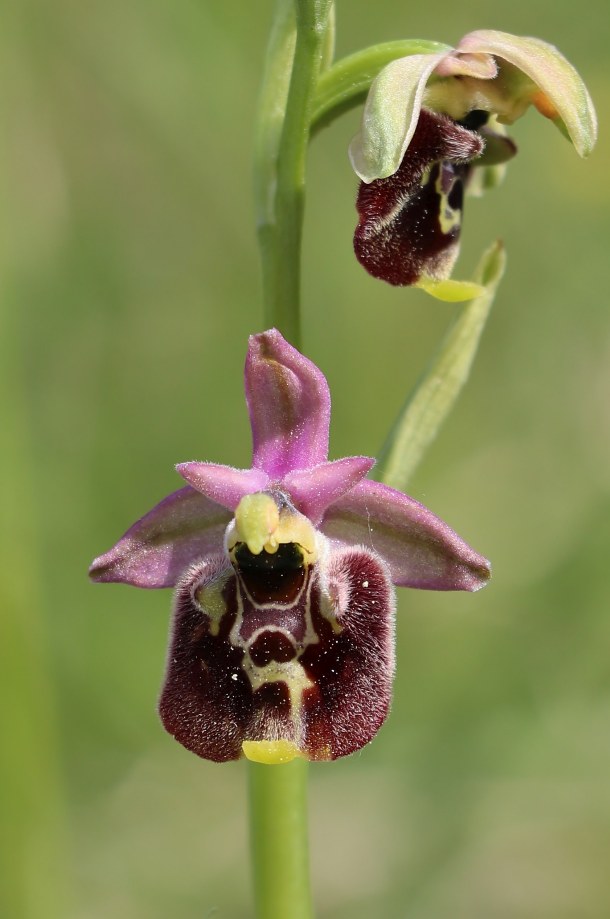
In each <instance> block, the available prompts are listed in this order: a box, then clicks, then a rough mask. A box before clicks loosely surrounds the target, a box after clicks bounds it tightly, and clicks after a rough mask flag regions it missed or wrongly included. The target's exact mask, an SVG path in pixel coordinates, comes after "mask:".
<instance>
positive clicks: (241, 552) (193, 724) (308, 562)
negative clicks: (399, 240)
mask: <svg viewBox="0 0 610 919" xmlns="http://www.w3.org/2000/svg"><path fill="white" fill-rule="evenodd" d="M245 386H246V400H247V403H248V410H249V413H250V421H251V426H252V439H253V458H252V468H251V469H247V470H241V469H233V468H231V467H229V466H219V465H214V464H211V463H200V462H191V463H183V464H181V465H179V466H178V467H177V469H178V472H179V473H180V474H181V475H182V476H183V478H184V479H186V481H187V482H188V485H187V486H186V488H182V489H180V490H179V491H176V492H174V493H173V494H172V495H170V496H169V497H167V498H165V500H164V501H162V502H161V503H160V504H158V505H157V506H156V507H155V508H153V509H152V510H151V511H150V512H149V513H148V514H146V516H144V517H143V518H142V519H141V520H139V521H138V522H137V523H136V524H134V525H133V526H132V527H131V529H130V530H128V531H127V533H125V535H124V536H123V537H122V539H120V540H119V542H118V543H117V544H116V545H115V546H114V548H112V549H111V550H110V551H109V552H107V553H106V554H105V555H103V556H101V557H100V558H98V559H96V560H95V561H94V562H93V564H92V566H91V570H90V574H91V577H92V578H93V580H95V581H122V582H124V583H128V584H134V585H136V586H138V587H168V586H177V590H176V597H175V606H174V620H173V636H172V641H171V648H170V652H169V656H168V662H167V673H166V677H165V683H164V687H163V690H162V694H161V700H160V705H159V708H160V714H161V718H162V720H163V723H164V725H165V727H166V728H167V730H168V731H169V732H170V733H171V734H173V735H174V737H176V739H177V740H179V741H180V743H182V744H183V745H184V746H185V747H187V748H188V749H189V750H192V751H193V752H195V753H197V754H198V755H199V756H203V757H205V758H208V759H212V760H216V761H218V762H220V761H224V760H230V759H237V758H239V757H240V756H242V755H243V754H245V755H246V756H248V757H249V758H252V759H257V760H259V761H264V762H281V761H285V760H287V759H290V758H292V757H293V756H295V755H301V756H305V757H307V758H310V759H334V758H336V757H338V756H343V755H345V754H347V753H351V752H353V751H354V750H357V749H359V748H360V747H362V746H363V745H364V744H365V743H367V742H368V741H369V740H371V738H372V737H373V736H374V734H375V733H376V732H377V730H378V729H379V727H380V726H381V724H382V723H383V721H384V719H385V717H386V714H387V711H388V706H389V702H390V695H391V681H392V676H393V669H394V648H393V610H394V596H393V589H392V582H393V583H394V584H397V585H402V586H407V587H420V588H429V589H437V590H477V589H478V588H480V587H482V586H483V585H484V584H485V582H486V581H487V579H488V578H489V564H488V562H487V561H486V560H485V559H484V558H482V557H481V556H480V555H478V554H477V553H476V552H474V551H473V550H472V549H471V548H469V546H467V545H466V543H464V542H463V541H462V540H461V539H460V538H459V536H457V535H456V534H455V533H454V532H453V531H452V530H451V529H450V528H449V527H448V526H447V525H446V524H445V523H443V522H442V521H441V520H439V518H438V517H436V516H434V514H432V513H431V511H429V510H427V509H426V508H425V507H423V506H422V505H421V504H418V503H417V501H414V500H413V499H412V498H408V497H407V496H406V495H403V494H401V493H400V492H397V491H395V490H393V489H391V488H388V487H386V486H384V485H380V484H378V483H376V482H373V481H370V480H367V479H365V476H366V474H367V472H368V471H369V470H370V468H371V466H372V465H373V462H374V461H373V460H372V459H368V458H367V457H363V456H353V457H347V458H346V459H342V460H337V461H336V462H328V460H327V452H328V432H329V421H330V396H329V391H328V386H327V383H326V380H325V378H324V376H323V374H322V373H321V371H320V370H318V368H317V367H316V366H315V365H314V364H312V363H311V361H309V360H307V358H305V357H303V355H301V354H300V353H299V352H298V351H296V350H295V349H294V348H293V347H292V346H291V345H289V344H288V343H287V342H286V341H285V340H284V339H283V338H282V336H281V335H280V334H279V332H277V331H275V330H271V331H269V332H264V333H262V334H260V335H255V336H253V337H252V338H251V339H250V345H249V349H248V356H247V360H246V369H245Z"/></svg>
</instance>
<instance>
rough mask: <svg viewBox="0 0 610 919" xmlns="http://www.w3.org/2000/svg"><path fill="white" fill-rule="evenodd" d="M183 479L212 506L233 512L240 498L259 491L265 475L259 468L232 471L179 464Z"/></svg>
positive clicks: (192, 464)
mask: <svg viewBox="0 0 610 919" xmlns="http://www.w3.org/2000/svg"><path fill="white" fill-rule="evenodd" d="M176 471H177V472H179V473H180V475H181V476H182V478H183V479H186V481H187V482H188V483H189V485H192V487H193V488H195V489H196V490H197V491H199V492H201V494H202V495H205V496H206V497H207V498H209V499H210V500H211V501H215V502H216V504H221V505H222V506H223V507H226V508H227V509H228V510H230V511H234V510H235V508H236V507H237V505H238V504H239V502H240V501H241V499H242V498H243V496H244V495H251V494H253V493H254V492H255V491H263V490H264V489H265V488H266V487H267V485H268V484H269V476H268V475H267V474H266V473H264V472H263V471H262V470H260V469H234V468H233V467H232V466H220V465H217V464H215V463H196V462H193V463H179V464H178V465H177V466H176Z"/></svg>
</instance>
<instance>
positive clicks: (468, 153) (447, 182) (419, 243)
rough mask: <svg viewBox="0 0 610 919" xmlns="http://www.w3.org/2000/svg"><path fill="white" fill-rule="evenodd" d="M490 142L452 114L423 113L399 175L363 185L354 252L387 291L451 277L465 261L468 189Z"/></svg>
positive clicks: (358, 202)
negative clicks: (460, 258) (461, 251)
mask: <svg viewBox="0 0 610 919" xmlns="http://www.w3.org/2000/svg"><path fill="white" fill-rule="evenodd" d="M483 148H484V141H483V140H482V138H481V136H480V135H479V134H478V133H477V132H476V131H471V130H469V129H468V128H465V127H462V126H461V125H459V124H456V123H455V122H454V121H452V120H451V119H450V118H447V117H446V116H445V115H437V114H435V113H433V112H429V111H427V110H426V109H422V110H421V112H420V116H419V121H418V123H417V128H416V130H415V133H414V135H413V138H412V140H411V143H410V144H409V147H408V149H407V152H406V153H405V156H404V159H403V161H402V163H401V164H400V167H399V168H398V171H397V172H395V173H394V175H391V176H389V177H388V178H386V179H376V180H375V181H374V182H371V183H370V184H369V185H366V184H364V183H362V184H361V185H360V190H359V192H358V199H357V201H356V208H357V210H358V214H359V218H360V219H359V222H358V226H357V227H356V232H355V234H354V251H355V253H356V258H357V259H358V261H359V262H360V264H361V265H362V266H363V267H364V268H366V270H367V271H368V272H369V274H372V275H373V277H375V278H381V279H382V280H383V281H387V282H388V284H396V285H408V284H416V283H417V282H418V281H419V280H420V279H422V278H432V279H434V280H442V279H444V278H447V277H448V276H449V274H450V273H451V269H452V267H453V264H454V262H455V260H456V258H457V255H458V247H459V237H460V227H461V220H462V200H463V183H464V179H465V178H466V177H467V174H468V170H469V166H468V165H466V164H467V163H469V162H470V161H471V160H473V159H475V158H476V157H478V156H479V155H480V154H481V152H482V150H483Z"/></svg>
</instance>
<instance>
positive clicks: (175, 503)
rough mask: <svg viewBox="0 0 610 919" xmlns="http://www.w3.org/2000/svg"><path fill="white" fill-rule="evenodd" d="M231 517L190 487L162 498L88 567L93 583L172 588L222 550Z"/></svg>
mask: <svg viewBox="0 0 610 919" xmlns="http://www.w3.org/2000/svg"><path fill="white" fill-rule="evenodd" d="M230 519H231V514H230V513H229V512H228V511H227V510H225V508H224V507H221V506H220V505H219V504H216V503H215V502H213V501H210V500H209V498H206V497H204V496H203V495H200V494H199V492H197V491H194V489H192V488H189V487H187V488H181V489H180V490H179V491H175V492H174V493H173V494H171V495H168V497H167V498H164V499H163V501H161V502H160V503H159V504H157V505H156V507H153V509H152V510H151V511H149V512H148V514H145V516H144V517H142V518H141V519H140V520H138V521H137V523H134V525H133V526H132V527H130V528H129V530H127V532H126V533H125V535H124V536H122V537H121V539H119V541H118V543H117V544H116V545H115V546H113V548H112V549H110V550H109V551H108V552H106V553H105V554H104V555H100V557H99V558H96V559H95V561H94V562H93V563H92V565H91V567H90V569H89V576H90V577H91V579H92V580H93V581H98V582H99V583H104V582H110V581H113V582H121V583H124V584H133V586H134V587H173V586H174V585H175V584H176V582H177V581H178V580H179V578H180V576H181V575H182V574H183V573H184V571H185V569H186V568H188V566H189V565H192V564H193V562H195V561H197V560H198V559H201V558H203V557H205V556H206V555H211V554H221V553H222V552H223V540H224V532H225V530H226V528H227V524H228V523H229V521H230Z"/></svg>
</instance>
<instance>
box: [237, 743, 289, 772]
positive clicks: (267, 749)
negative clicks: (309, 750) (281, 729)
mask: <svg viewBox="0 0 610 919" xmlns="http://www.w3.org/2000/svg"><path fill="white" fill-rule="evenodd" d="M241 748H242V750H243V751H244V756H245V757H246V759H249V760H250V761H251V762H253V763H264V764H265V765H268V766H279V765H281V764H282V763H290V762H292V760H293V759H296V757H297V756H299V757H302V758H303V759H304V758H305V757H303V754H302V753H301V752H300V750H299V748H298V747H297V746H295V744H293V743H292V741H290V740H244V742H243V743H242V745H241Z"/></svg>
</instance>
